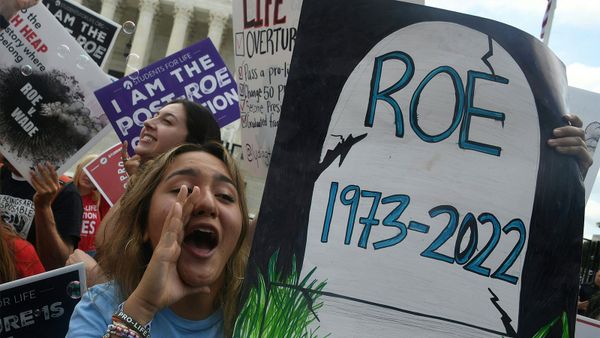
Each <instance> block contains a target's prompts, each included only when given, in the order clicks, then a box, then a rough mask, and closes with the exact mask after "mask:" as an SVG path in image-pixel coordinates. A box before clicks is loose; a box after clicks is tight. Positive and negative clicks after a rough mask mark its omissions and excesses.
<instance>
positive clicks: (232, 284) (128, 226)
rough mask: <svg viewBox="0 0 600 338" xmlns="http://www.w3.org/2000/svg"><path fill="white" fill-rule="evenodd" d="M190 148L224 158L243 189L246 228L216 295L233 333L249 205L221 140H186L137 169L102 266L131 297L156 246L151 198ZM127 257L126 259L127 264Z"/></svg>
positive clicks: (241, 184) (124, 295) (245, 255)
mask: <svg viewBox="0 0 600 338" xmlns="http://www.w3.org/2000/svg"><path fill="white" fill-rule="evenodd" d="M188 152H205V153H208V154H211V155H213V156H215V157H216V158H218V159H220V160H221V161H223V163H224V164H225V166H226V167H227V170H228V171H229V174H230V176H231V178H232V180H233V182H234V186H235V188H236V190H237V192H238V195H239V199H238V204H239V208H240V211H241V214H242V231H241V233H240V237H239V238H238V241H237V245H236V247H235V249H234V251H233V253H232V255H231V257H230V258H229V260H228V261H227V264H226V267H225V271H224V273H225V283H224V285H223V287H222V288H221V291H220V293H219V295H218V297H217V299H216V302H218V303H219V304H215V305H216V306H220V307H221V308H222V309H223V314H224V329H225V334H226V335H227V336H230V335H231V333H232V331H233V325H234V321H235V317H236V315H237V310H238V309H237V305H238V296H239V293H240V290H241V286H242V282H243V279H244V273H245V268H246V262H247V259H248V252H249V247H248V243H247V241H245V238H246V234H247V232H248V226H249V220H248V216H247V215H248V208H247V206H246V195H245V192H244V180H243V178H242V175H241V173H240V171H239V170H238V168H237V166H236V164H235V162H234V160H233V159H232V158H231V157H230V156H229V154H228V153H227V151H226V150H225V148H223V146H222V145H220V144H218V143H208V144H205V145H202V146H200V145H194V144H184V145H181V146H178V147H176V148H173V149H171V150H170V151H168V152H166V153H165V154H163V155H161V156H159V157H157V158H156V159H154V160H151V161H149V162H148V163H146V165H145V166H144V167H143V168H141V169H140V171H139V172H138V173H136V177H137V178H136V180H135V182H134V183H133V184H131V182H130V184H129V185H128V187H127V190H126V192H125V194H124V195H123V196H122V197H121V200H120V206H119V208H118V210H117V211H116V213H115V215H114V217H111V219H110V220H109V221H110V222H113V224H112V226H113V229H114V230H113V232H112V233H111V237H110V238H107V240H105V241H104V243H103V245H102V247H101V248H100V250H101V251H102V253H103V255H102V257H101V259H100V262H99V264H100V266H101V267H102V268H103V270H104V271H105V273H106V274H107V275H108V277H109V279H114V280H115V281H116V282H117V285H118V287H119V289H120V292H121V295H120V296H121V297H122V298H123V299H126V298H127V297H129V295H131V293H132V292H133V291H134V290H135V288H136V287H137V286H138V284H139V282H140V280H141V279H142V276H143V274H144V271H145V270H146V266H147V265H148V263H149V262H150V258H151V257H152V247H151V245H150V243H149V241H148V240H144V236H145V233H146V229H147V226H148V214H149V211H150V202H151V200H152V195H153V194H154V191H155V190H156V188H157V186H158V185H159V183H160V182H161V180H162V178H163V177H164V175H165V173H166V171H167V169H168V167H169V166H170V165H171V163H173V161H174V160H175V158H177V157H178V156H179V155H181V154H184V153H188ZM124 262H126V264H124Z"/></svg>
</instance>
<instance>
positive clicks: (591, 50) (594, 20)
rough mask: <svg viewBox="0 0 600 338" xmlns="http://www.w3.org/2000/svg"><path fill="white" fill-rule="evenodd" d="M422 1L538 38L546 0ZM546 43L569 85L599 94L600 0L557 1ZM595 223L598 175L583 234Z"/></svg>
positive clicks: (599, 214) (594, 230)
mask: <svg viewBox="0 0 600 338" xmlns="http://www.w3.org/2000/svg"><path fill="white" fill-rule="evenodd" d="M554 1H557V0H554ZM425 4H426V5H428V6H433V7H439V8H444V9H448V10H452V11H456V12H462V13H467V14H472V15H477V16H481V17H485V18H489V19H493V20H496V21H500V22H504V23H506V24H509V25H511V26H514V27H517V28H519V29H522V30H524V31H526V32H528V33H529V34H532V35H534V36H536V37H538V36H539V35H540V30H541V26H542V19H543V17H544V13H545V11H546V5H547V0H425ZM549 46H550V48H551V49H552V50H553V51H554V53H556V55H558V57H559V58H560V59H561V60H562V61H563V62H564V64H565V65H566V66H567V76H568V78H569V85H571V86H574V87H578V88H583V89H586V90H589V91H593V92H597V93H600V1H597V0H560V1H558V3H557V7H556V12H555V14H554V22H553V25H552V31H551V33H550V44H549ZM599 110H600V108H599ZM599 115H600V111H599ZM596 222H600V179H598V178H596V183H595V184H594V188H593V189H592V193H591V195H590V199H589V201H588V204H587V206H586V217H585V228H584V237H586V238H591V237H592V235H593V234H600V228H598V227H597V226H596V225H595V224H596Z"/></svg>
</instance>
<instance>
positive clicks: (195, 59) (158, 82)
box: [95, 39, 240, 154]
mask: <svg viewBox="0 0 600 338" xmlns="http://www.w3.org/2000/svg"><path fill="white" fill-rule="evenodd" d="M95 94H96V97H97V98H98V101H100V104H101V105H102V108H103V109H104V111H105V112H106V115H107V116H108V118H109V120H110V122H111V123H112V126H113V128H114V129H115V132H116V133H117V135H118V136H119V139H120V140H121V141H127V142H128V144H129V149H128V153H129V154H133V153H134V148H135V147H136V146H137V143H138V141H139V136H140V131H141V129H142V127H143V124H144V121H145V120H147V119H149V118H151V117H152V116H154V114H156V112H158V111H159V110H160V108H161V107H162V106H163V105H165V104H167V103H169V102H170V101H172V100H174V99H177V98H186V99H188V100H191V101H195V102H197V103H199V104H201V105H203V106H205V107H206V108H208V109H209V110H210V111H211V112H212V113H213V115H214V118H215V120H216V121H217V124H218V125H219V127H224V126H226V125H228V124H229V123H231V122H233V121H235V120H237V119H239V118H240V108H239V104H238V102H239V99H238V94H237V85H236V84H235V81H234V80H233V77H232V76H231V73H230V72H229V70H228V69H227V67H226V66H225V62H224V61H223V59H222V58H221V56H220V55H219V52H218V51H217V50H216V48H215V46H214V45H213V44H212V42H211V41H210V39H206V40H203V41H200V42H197V43H195V44H193V45H191V46H189V47H187V48H184V49H182V50H180V51H179V52H177V53H174V54H171V55H169V56H167V57H165V58H164V59H162V60H159V61H157V62H155V63H153V64H151V65H149V66H147V67H145V68H143V69H140V70H139V71H138V72H136V73H134V74H129V75H128V76H125V77H123V78H121V79H120V80H118V81H116V82H113V83H111V84H110V85H108V86H106V87H104V88H102V89H99V90H97V91H96V93H95Z"/></svg>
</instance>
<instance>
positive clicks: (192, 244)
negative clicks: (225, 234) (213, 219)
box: [183, 228, 219, 257]
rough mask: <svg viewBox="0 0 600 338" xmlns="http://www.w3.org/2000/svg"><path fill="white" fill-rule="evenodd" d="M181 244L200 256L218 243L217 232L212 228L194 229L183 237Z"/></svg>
mask: <svg viewBox="0 0 600 338" xmlns="http://www.w3.org/2000/svg"><path fill="white" fill-rule="evenodd" d="M183 244H184V245H185V246H187V247H188V248H190V249H192V251H193V252H194V253H195V254H196V255H198V256H202V257H206V256H208V255H210V253H211V252H212V251H213V250H214V248H216V247H217V245H218V244H219V239H218V237H217V234H216V233H215V232H214V231H213V230H212V229H200V228H198V229H195V230H193V231H192V232H190V233H189V234H187V235H185V237H184V238H183Z"/></svg>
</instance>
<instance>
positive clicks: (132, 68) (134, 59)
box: [125, 53, 141, 80]
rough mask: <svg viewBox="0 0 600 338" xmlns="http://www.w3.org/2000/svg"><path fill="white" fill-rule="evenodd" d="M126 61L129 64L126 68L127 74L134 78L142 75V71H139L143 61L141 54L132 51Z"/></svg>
mask: <svg viewBox="0 0 600 338" xmlns="http://www.w3.org/2000/svg"><path fill="white" fill-rule="evenodd" d="M125 63H126V64H127V67H126V69H125V74H127V76H128V77H129V78H130V79H132V80H133V79H137V78H138V76H139V75H140V72H139V69H140V63H141V58H140V56H139V55H137V54H135V53H131V54H129V55H128V56H127V58H126V59H125Z"/></svg>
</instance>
